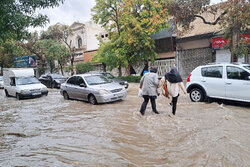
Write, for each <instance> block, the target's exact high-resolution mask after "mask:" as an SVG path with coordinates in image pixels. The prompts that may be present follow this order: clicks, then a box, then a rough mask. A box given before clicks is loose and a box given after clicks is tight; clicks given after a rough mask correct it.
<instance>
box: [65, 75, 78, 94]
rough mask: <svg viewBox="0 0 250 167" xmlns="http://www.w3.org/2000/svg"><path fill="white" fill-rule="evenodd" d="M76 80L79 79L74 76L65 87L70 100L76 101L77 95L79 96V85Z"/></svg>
mask: <svg viewBox="0 0 250 167" xmlns="http://www.w3.org/2000/svg"><path fill="white" fill-rule="evenodd" d="M76 80H77V77H76V76H73V77H71V78H69V79H68V81H67V83H66V85H65V90H66V92H67V93H68V95H69V97H70V98H73V99H76V98H77V94H78V92H77V91H78V87H79V86H78V85H76Z"/></svg>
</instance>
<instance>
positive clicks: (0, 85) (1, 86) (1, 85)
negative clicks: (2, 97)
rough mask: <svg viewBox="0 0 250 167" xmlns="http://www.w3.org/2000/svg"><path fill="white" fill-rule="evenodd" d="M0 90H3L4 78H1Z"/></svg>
mask: <svg viewBox="0 0 250 167" xmlns="http://www.w3.org/2000/svg"><path fill="white" fill-rule="evenodd" d="M0 88H3V76H0Z"/></svg>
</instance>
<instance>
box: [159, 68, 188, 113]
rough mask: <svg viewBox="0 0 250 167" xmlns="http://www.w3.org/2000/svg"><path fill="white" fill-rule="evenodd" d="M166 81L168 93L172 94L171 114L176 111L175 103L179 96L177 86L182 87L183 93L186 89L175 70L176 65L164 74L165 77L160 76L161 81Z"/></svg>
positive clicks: (185, 92)
mask: <svg viewBox="0 0 250 167" xmlns="http://www.w3.org/2000/svg"><path fill="white" fill-rule="evenodd" d="M165 81H166V84H167V89H168V93H169V94H170V95H171V96H172V102H171V103H170V105H172V114H173V115H175V113H176V105H177V100H178V97H179V87H180V88H181V89H182V91H183V93H184V94H187V91H186V89H185V87H184V84H183V81H182V78H181V76H180V74H179V72H178V71H177V69H176V67H173V68H172V69H171V71H170V72H169V73H166V74H165V77H162V79H161V83H164V82H165Z"/></svg>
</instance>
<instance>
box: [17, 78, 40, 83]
mask: <svg viewBox="0 0 250 167" xmlns="http://www.w3.org/2000/svg"><path fill="white" fill-rule="evenodd" d="M16 83H17V85H30V84H38V83H40V81H38V79H36V78H35V77H25V78H17V79H16Z"/></svg>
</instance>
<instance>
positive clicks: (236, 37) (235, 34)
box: [231, 24, 241, 62]
mask: <svg viewBox="0 0 250 167" xmlns="http://www.w3.org/2000/svg"><path fill="white" fill-rule="evenodd" d="M240 27H241V25H240V24H235V26H234V27H233V29H232V48H231V62H237V61H238V56H237V55H236V50H237V47H238V44H239V41H240Z"/></svg>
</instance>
